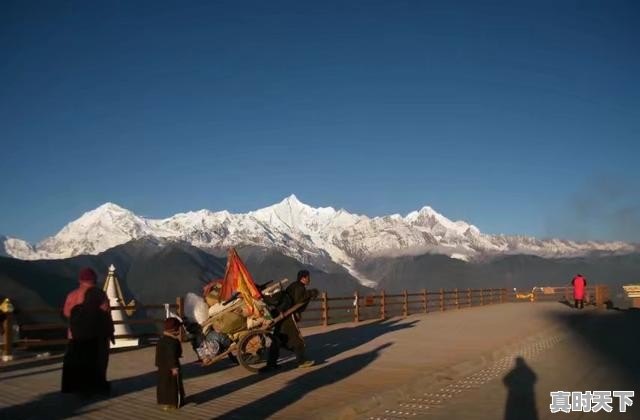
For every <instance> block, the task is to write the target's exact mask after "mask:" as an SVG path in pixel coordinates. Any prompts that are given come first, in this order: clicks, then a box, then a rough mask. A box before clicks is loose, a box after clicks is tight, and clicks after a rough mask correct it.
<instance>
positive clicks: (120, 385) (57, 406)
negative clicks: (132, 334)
mask: <svg viewBox="0 0 640 420" xmlns="http://www.w3.org/2000/svg"><path fill="white" fill-rule="evenodd" d="M229 365H230V363H228V362H226V361H223V362H221V363H220V365H219V366H217V370H219V369H224V368H226V367H228V366H229ZM149 368H152V366H149ZM60 369H61V368H60V367H58V370H60ZM212 371H214V370H212V369H210V368H202V367H201V366H200V364H199V363H197V362H192V363H188V364H185V365H184V366H183V374H184V377H185V379H188V378H193V377H198V376H203V375H208V374H210V373H212ZM156 381H157V373H156V371H155V370H151V371H147V372H145V373H142V374H139V375H135V376H130V377H127V378H121V379H116V380H113V381H111V394H110V395H109V396H108V397H100V396H97V397H80V396H77V395H70V394H62V393H61V392H59V391H57V390H56V391H55V392H49V393H47V394H44V395H42V396H40V397H38V398H37V399H34V400H32V401H28V402H25V403H22V404H17V405H13V406H11V407H7V408H3V409H0V419H21V418H47V419H65V418H68V417H72V416H77V415H82V414H87V413H88V412H90V411H91V409H89V407H88V406H90V405H91V404H94V403H97V402H99V401H101V400H104V399H110V398H116V397H118V396H121V395H126V394H129V393H133V392H137V391H141V390H143V389H147V388H151V387H154V386H155V385H156ZM45 413H46V414H45Z"/></svg>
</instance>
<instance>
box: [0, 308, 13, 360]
mask: <svg viewBox="0 0 640 420" xmlns="http://www.w3.org/2000/svg"><path fill="white" fill-rule="evenodd" d="M5 315H6V317H5V319H4V322H3V323H2V324H3V325H2V327H3V328H4V334H3V339H4V350H3V352H2V360H3V361H5V362H7V361H9V360H11V359H12V358H13V356H12V355H13V349H12V347H13V322H12V321H13V320H12V317H13V314H12V313H11V312H7V313H6V314H5Z"/></svg>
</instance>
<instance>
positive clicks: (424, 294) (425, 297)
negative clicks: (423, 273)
mask: <svg viewBox="0 0 640 420" xmlns="http://www.w3.org/2000/svg"><path fill="white" fill-rule="evenodd" d="M422 305H423V307H424V313H425V314H426V313H428V312H429V293H427V289H422Z"/></svg>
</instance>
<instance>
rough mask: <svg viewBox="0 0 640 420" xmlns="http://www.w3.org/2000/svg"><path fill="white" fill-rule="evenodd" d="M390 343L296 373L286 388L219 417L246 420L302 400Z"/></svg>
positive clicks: (353, 370)
mask: <svg viewBox="0 0 640 420" xmlns="http://www.w3.org/2000/svg"><path fill="white" fill-rule="evenodd" d="M390 346H392V343H385V344H381V345H380V346H378V347H376V348H374V349H373V350H370V351H368V352H366V353H361V354H356V355H354V356H350V357H348V358H346V359H343V360H340V361H338V362H335V363H332V364H328V365H325V366H324V367H322V368H320V369H314V370H312V371H310V372H308V373H305V374H304V375H300V376H297V377H295V378H293V379H292V380H291V381H289V382H288V383H287V384H286V385H285V386H284V388H281V389H278V390H277V391H274V392H272V393H270V394H267V395H264V396H263V397H261V398H259V399H257V400H254V401H251V402H249V403H247V404H245V405H243V406H241V407H238V408H235V409H233V410H231V411H229V412H227V413H225V414H223V415H222V416H220V418H223V419H243V420H246V419H263V418H268V417H269V416H271V415H273V414H275V413H277V412H278V411H280V410H282V409H283V408H285V407H288V406H290V405H291V404H293V403H295V402H296V401H299V400H301V399H302V398H304V396H305V395H308V394H309V393H311V392H313V391H314V390H316V389H318V388H322V387H323V386H327V385H331V384H333V383H335V382H339V381H341V380H343V379H345V378H347V377H349V376H351V375H353V374H355V373H356V372H358V371H360V370H362V369H364V368H365V367H367V366H368V365H369V364H371V363H372V362H373V361H374V360H376V359H377V358H378V357H379V355H380V352H381V351H382V350H384V349H386V348H388V347H390Z"/></svg>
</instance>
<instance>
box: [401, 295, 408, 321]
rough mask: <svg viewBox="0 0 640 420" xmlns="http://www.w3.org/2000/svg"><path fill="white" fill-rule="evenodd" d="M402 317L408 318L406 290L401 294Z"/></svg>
mask: <svg viewBox="0 0 640 420" xmlns="http://www.w3.org/2000/svg"><path fill="white" fill-rule="evenodd" d="M402 316H404V317H407V316H409V294H408V293H407V289H404V292H403V300H402Z"/></svg>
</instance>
